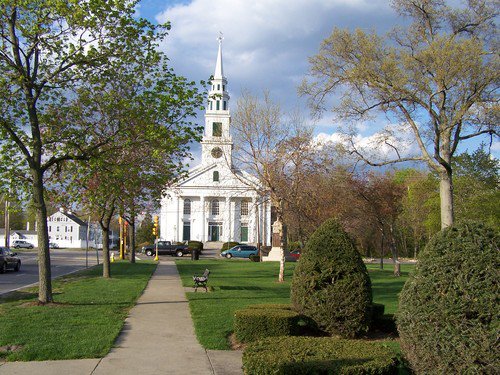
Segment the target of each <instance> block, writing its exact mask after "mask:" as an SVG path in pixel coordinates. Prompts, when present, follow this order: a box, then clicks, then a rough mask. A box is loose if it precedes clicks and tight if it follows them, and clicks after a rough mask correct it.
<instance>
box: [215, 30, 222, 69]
mask: <svg viewBox="0 0 500 375" xmlns="http://www.w3.org/2000/svg"><path fill="white" fill-rule="evenodd" d="M222 39H224V37H223V36H222V32H220V31H219V36H218V37H217V40H218V41H219V52H218V53H217V63H216V64H215V73H214V79H222V78H223V77H224V70H223V69H222Z"/></svg>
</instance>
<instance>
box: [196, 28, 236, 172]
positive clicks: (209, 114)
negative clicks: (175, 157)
mask: <svg viewBox="0 0 500 375" xmlns="http://www.w3.org/2000/svg"><path fill="white" fill-rule="evenodd" d="M218 41H219V51H218V53H217V63H216V64H215V72H214V76H213V79H212V82H211V83H212V85H211V87H210V90H209V93H208V104H207V109H206V111H205V131H204V134H203V140H202V141H201V164H202V165H207V164H213V163H218V164H219V163H225V164H226V165H229V166H230V167H232V165H233V164H232V150H233V141H232V139H231V135H230V133H229V126H230V124H231V115H230V114H229V94H228V92H227V79H226V77H225V76H224V69H223V66H222V35H221V36H219V38H218Z"/></svg>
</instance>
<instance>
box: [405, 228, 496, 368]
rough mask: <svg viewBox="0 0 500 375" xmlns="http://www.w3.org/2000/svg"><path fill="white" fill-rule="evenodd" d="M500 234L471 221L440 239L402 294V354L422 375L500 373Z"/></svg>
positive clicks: (446, 231)
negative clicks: (499, 336)
mask: <svg viewBox="0 0 500 375" xmlns="http://www.w3.org/2000/svg"><path fill="white" fill-rule="evenodd" d="M498 238H499V237H498V232H496V231H495V230H494V229H492V228H489V227H486V226H485V225H483V224H480V223H472V222H466V223H461V224H457V225H455V226H452V227H449V228H446V229H444V230H442V231H441V232H439V233H438V234H437V235H435V236H434V237H433V238H432V239H431V240H430V241H429V243H428V244H427V246H426V247H425V249H424V250H423V251H422V253H421V254H420V256H419V259H418V263H417V266H416V268H415V271H414V272H413V274H411V275H410V277H409V278H408V280H407V282H406V283H405V286H404V287H403V290H402V291H401V294H400V300H399V310H398V313H397V325H398V330H399V334H400V339H401V349H402V351H403V353H404V354H405V356H406V358H407V359H408V361H409V362H410V364H411V366H412V368H413V369H414V370H415V372H416V373H417V374H476V373H477V374H479V373H483V374H487V373H491V374H493V373H498V370H499V369H500V355H499V345H498V333H499V329H500V319H499V314H500V306H499V303H498V302H499V295H500V253H499V249H498Z"/></svg>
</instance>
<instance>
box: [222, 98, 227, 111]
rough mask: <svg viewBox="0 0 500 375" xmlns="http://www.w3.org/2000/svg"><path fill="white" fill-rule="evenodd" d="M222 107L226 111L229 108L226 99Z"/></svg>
mask: <svg viewBox="0 0 500 375" xmlns="http://www.w3.org/2000/svg"><path fill="white" fill-rule="evenodd" d="M222 109H223V110H224V111H226V110H227V102H226V101H225V100H224V102H223V103H222Z"/></svg>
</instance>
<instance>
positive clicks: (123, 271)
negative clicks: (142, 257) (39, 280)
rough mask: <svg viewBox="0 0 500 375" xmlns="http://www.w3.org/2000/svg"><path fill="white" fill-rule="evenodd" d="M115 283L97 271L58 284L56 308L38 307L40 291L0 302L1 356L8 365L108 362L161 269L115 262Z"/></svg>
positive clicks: (113, 272) (66, 278)
mask: <svg viewBox="0 0 500 375" xmlns="http://www.w3.org/2000/svg"><path fill="white" fill-rule="evenodd" d="M111 267H112V268H111V274H112V278H111V279H103V278H102V277H101V275H102V267H94V268H91V269H88V270H85V271H82V272H79V273H76V274H72V275H68V276H66V277H63V278H60V279H58V280H56V281H54V282H53V292H54V302H55V303H54V304H48V305H45V306H38V305H37V304H36V301H37V290H36V289H35V288H31V289H27V290H24V291H20V292H16V293H14V294H13V295H11V296H10V297H9V299H5V298H4V299H3V300H0V302H1V303H0V327H1V328H0V347H2V346H15V347H17V348H18V350H15V351H5V350H3V351H0V357H4V359H6V360H9V361H34V360H36V361H40V360H50V359H70V358H95V357H103V356H105V355H106V354H107V353H108V352H109V350H110V349H111V347H112V345H113V343H114V341H115V339H116V337H117V336H118V334H119V333H120V330H121V328H122V326H123V322H124V320H125V318H126V317H127V314H128V311H129V310H130V308H131V307H133V306H134V304H135V301H136V300H137V298H139V296H140V295H141V293H142V291H143V290H144V288H145V287H146V285H147V283H148V281H149V279H150V277H151V274H152V272H153V271H154V269H155V267H156V265H155V264H154V263H152V262H138V263H136V264H130V263H128V262H115V263H112V264H111Z"/></svg>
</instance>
